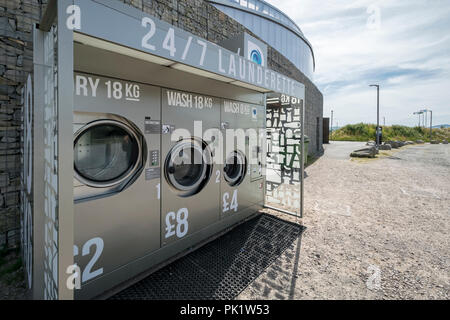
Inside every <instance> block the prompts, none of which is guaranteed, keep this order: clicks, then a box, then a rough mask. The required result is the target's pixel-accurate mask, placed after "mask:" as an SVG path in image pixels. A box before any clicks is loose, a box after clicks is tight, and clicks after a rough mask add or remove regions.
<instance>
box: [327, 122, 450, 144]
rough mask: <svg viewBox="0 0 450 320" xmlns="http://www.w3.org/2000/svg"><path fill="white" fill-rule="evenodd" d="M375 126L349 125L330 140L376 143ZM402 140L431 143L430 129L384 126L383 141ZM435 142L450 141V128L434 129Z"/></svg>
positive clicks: (335, 133)
mask: <svg viewBox="0 0 450 320" xmlns="http://www.w3.org/2000/svg"><path fill="white" fill-rule="evenodd" d="M375 128H376V125H374V124H366V123H357V124H348V125H346V126H345V127H342V128H340V129H338V130H336V131H333V133H332V134H331V136H330V140H333V141H370V140H372V141H374V140H375ZM387 140H400V141H416V140H423V141H425V142H429V141H430V129H429V128H428V129H427V128H422V127H406V126H400V125H393V126H383V141H387ZM433 140H439V141H442V140H447V141H449V140H450V128H440V129H433Z"/></svg>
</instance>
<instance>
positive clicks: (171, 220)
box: [161, 89, 220, 246]
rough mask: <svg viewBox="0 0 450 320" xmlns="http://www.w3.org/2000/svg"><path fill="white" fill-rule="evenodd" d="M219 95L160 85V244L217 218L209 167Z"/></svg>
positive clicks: (216, 191)
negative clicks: (183, 90)
mask: <svg viewBox="0 0 450 320" xmlns="http://www.w3.org/2000/svg"><path fill="white" fill-rule="evenodd" d="M219 125H220V100H219V99H217V98H213V97H209V96H205V95H199V94H194V93H189V92H182V91H177V90H171V89H163V90H162V132H163V134H162V144H161V154H162V159H163V161H164V165H163V171H164V173H163V176H164V177H163V179H162V181H161V198H162V203H161V241H162V245H163V246H164V245H166V244H168V243H171V242H174V241H177V240H179V239H181V238H184V237H189V235H191V234H193V233H195V232H196V231H199V230H201V229H203V228H205V227H207V226H209V225H211V224H213V223H215V222H217V221H218V220H219V219H220V212H219V210H217V204H218V202H219V193H220V183H219V182H218V181H217V179H216V177H215V176H213V172H214V171H215V170H216V165H215V164H214V163H213V150H214V143H217V141H218V140H219V136H218V134H219Z"/></svg>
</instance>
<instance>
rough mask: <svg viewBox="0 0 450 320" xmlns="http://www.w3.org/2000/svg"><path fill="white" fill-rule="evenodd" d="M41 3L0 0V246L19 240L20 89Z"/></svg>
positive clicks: (29, 65) (28, 66)
mask: <svg viewBox="0 0 450 320" xmlns="http://www.w3.org/2000/svg"><path fill="white" fill-rule="evenodd" d="M45 2H46V1H38V0H0V248H1V247H2V246H3V245H4V244H5V243H6V245H14V244H15V243H16V242H17V241H18V240H19V228H20V222H19V205H20V188H21V187H20V174H21V170H22V165H21V132H22V130H21V125H22V105H21V101H20V100H21V99H20V92H21V90H22V87H23V83H24V81H25V78H26V75H27V74H28V73H30V72H31V71H32V68H33V41H32V33H31V31H32V25H33V23H35V22H38V21H39V19H40V16H41V13H42V4H43V3H45Z"/></svg>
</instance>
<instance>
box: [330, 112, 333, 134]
mask: <svg viewBox="0 0 450 320" xmlns="http://www.w3.org/2000/svg"><path fill="white" fill-rule="evenodd" d="M330 131H331V133H330V136H331V138H333V110H331V130H330Z"/></svg>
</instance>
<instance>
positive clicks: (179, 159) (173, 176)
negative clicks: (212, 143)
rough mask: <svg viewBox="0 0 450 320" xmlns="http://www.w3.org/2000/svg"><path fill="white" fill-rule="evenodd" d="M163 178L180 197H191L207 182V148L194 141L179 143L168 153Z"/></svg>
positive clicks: (210, 168)
mask: <svg viewBox="0 0 450 320" xmlns="http://www.w3.org/2000/svg"><path fill="white" fill-rule="evenodd" d="M164 171H165V177H166V180H167V181H168V182H169V184H170V185H171V186H172V187H173V188H175V189H176V190H177V191H179V195H180V196H184V197H186V196H192V195H194V194H196V193H198V192H200V190H202V188H203V187H204V186H205V184H206V183H207V182H208V181H209V178H210V176H211V171H212V155H211V152H210V150H209V147H208V146H207V145H206V144H205V143H203V142H199V141H197V140H194V139H184V140H181V141H179V142H178V143H177V144H176V145H174V146H173V148H172V149H171V150H170V151H169V153H168V155H167V157H166V161H165V167H164Z"/></svg>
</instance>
